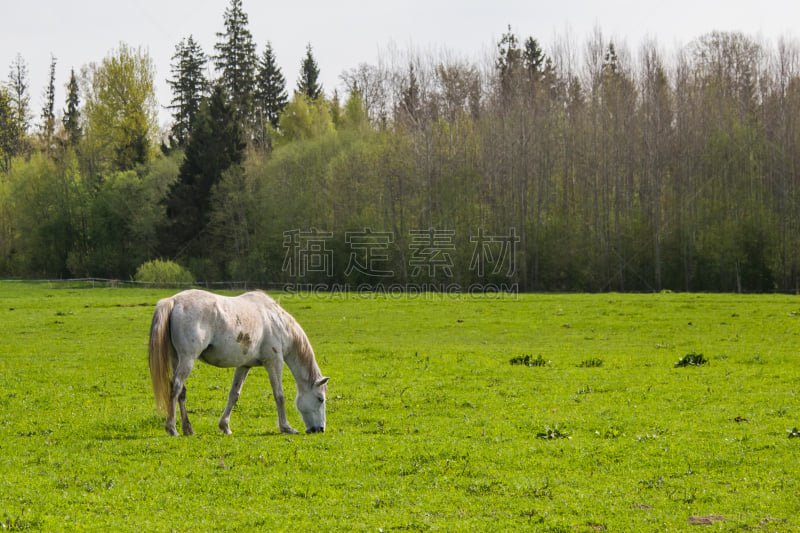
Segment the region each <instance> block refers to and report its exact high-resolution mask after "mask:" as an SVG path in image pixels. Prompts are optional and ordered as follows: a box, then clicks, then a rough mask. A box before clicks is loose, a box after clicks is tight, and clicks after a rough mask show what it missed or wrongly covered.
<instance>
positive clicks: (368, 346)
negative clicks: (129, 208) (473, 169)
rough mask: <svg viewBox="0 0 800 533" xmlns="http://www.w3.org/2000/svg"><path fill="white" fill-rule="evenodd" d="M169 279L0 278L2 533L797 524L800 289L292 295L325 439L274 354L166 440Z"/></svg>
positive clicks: (207, 377)
mask: <svg viewBox="0 0 800 533" xmlns="http://www.w3.org/2000/svg"><path fill="white" fill-rule="evenodd" d="M173 292H174V291H170V290H146V289H132V288H94V289H91V288H79V287H76V286H69V285H62V284H52V285H51V284H29V283H11V282H6V283H0V338H1V339H2V343H3V346H2V355H1V356H0V524H2V526H0V529H5V530H30V531H39V530H41V531H84V530H85V531H192V532H195V531H197V532H200V531H408V530H411V531H415V530H420V531H424V530H440V531H517V530H528V531H563V532H575V531H636V532H642V531H797V530H800V434H798V432H797V431H796V428H797V427H798V426H800V358H798V354H797V345H798V341H799V340H800V337H799V335H800V299H798V298H797V297H792V296H741V295H693V294H652V295H620V294H598V295H519V296H505V297H496V296H495V297H493V296H486V297H470V296H463V297H456V296H434V295H426V296H417V297H415V298H402V299H390V298H384V297H377V296H376V297H364V296H359V295H341V294H333V295H328V296H320V295H316V296H314V297H311V296H303V295H289V294H273V296H275V297H276V298H279V299H280V301H281V303H282V305H283V306H284V307H285V308H286V309H287V310H288V311H289V312H291V313H292V314H293V315H294V316H295V317H296V318H297V319H298V321H299V322H300V323H301V325H302V326H303V327H304V328H305V330H306V332H307V334H308V336H309V338H310V340H311V343H312V345H313V346H314V348H315V351H316V353H317V360H318V362H319V364H320V366H321V368H322V370H323V372H324V374H325V375H328V376H331V382H330V384H329V397H328V398H329V401H328V427H327V431H326V433H325V434H322V435H320V434H317V435H297V436H286V435H282V434H280V433H279V432H278V430H277V426H276V415H275V406H274V403H273V401H272V397H271V392H270V390H269V382H268V380H267V374H266V371H264V370H259V369H256V370H254V371H253V372H251V374H250V377H249V378H248V380H247V382H246V383H245V385H244V389H243V392H242V397H241V399H240V401H239V404H238V406H237V409H236V411H235V412H234V414H233V416H232V417H231V429H232V430H233V432H234V434H233V435H231V436H223V435H222V434H221V433H220V432H219V431H218V429H217V422H218V418H219V415H220V414H221V412H222V409H223V407H224V406H225V401H226V398H227V392H228V387H229V385H230V380H231V378H232V375H233V371H232V370H230V369H225V370H223V369H217V368H212V367H209V366H207V365H202V364H198V365H197V366H195V369H194V372H193V373H192V376H191V377H190V378H189V381H188V382H187V388H188V391H189V395H188V406H189V409H190V417H191V419H192V423H193V425H194V429H195V431H196V432H197V435H195V436H193V437H188V438H187V437H181V438H170V437H168V436H167V434H166V433H165V432H164V429H163V416H162V415H160V414H159V413H158V412H156V410H155V404H154V401H153V397H152V391H151V388H150V383H149V372H148V370H147V356H146V351H147V340H148V333H149V326H150V319H151V316H152V313H153V310H154V305H155V303H156V301H157V300H158V299H159V298H161V297H163V296H167V295H170V294H172V293H173ZM691 354H695V355H699V354H702V355H703V358H704V359H705V360H707V363H706V364H703V365H699V366H698V365H689V366H685V367H678V366H676V363H677V362H678V361H679V360H681V359H684V358H685V357H686V356H687V355H691ZM512 359H514V360H515V361H519V362H521V363H522V364H512V363H511V360H512ZM525 363H527V364H525ZM284 386H285V389H286V393H287V397H288V398H290V399H292V400H293V398H294V394H295V390H294V383H293V381H292V379H291V373H290V372H289V371H288V369H287V370H286V371H285V372H284ZM288 414H289V420H290V422H291V423H292V424H293V425H294V426H295V427H297V428H302V427H303V424H302V421H301V419H300V416H299V414H298V413H297V411H296V410H295V409H294V406H293V405H291V406H290V407H289V410H288ZM792 430H795V431H794V433H792ZM793 434H797V436H798V438H792V435H793Z"/></svg>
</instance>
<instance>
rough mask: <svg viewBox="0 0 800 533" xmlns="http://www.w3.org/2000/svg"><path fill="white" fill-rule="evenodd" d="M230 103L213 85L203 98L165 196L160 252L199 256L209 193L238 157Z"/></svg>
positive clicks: (241, 153) (239, 145)
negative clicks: (166, 228)
mask: <svg viewBox="0 0 800 533" xmlns="http://www.w3.org/2000/svg"><path fill="white" fill-rule="evenodd" d="M235 115H236V111H235V110H234V108H233V104H232V103H231V102H229V100H228V96H227V95H226V94H225V90H224V88H223V87H221V86H220V85H216V86H215V87H214V89H213V90H212V92H211V96H209V97H208V98H205V99H203V101H202V103H201V105H200V109H199V111H198V112H197V115H196V116H195V119H194V123H193V125H192V133H191V135H190V137H189V142H188V144H187V145H186V158H185V159H184V162H183V164H182V165H181V168H180V173H179V176H178V181H177V182H176V183H175V185H174V186H173V187H172V189H171V191H170V194H169V196H168V198H167V215H168V217H169V219H170V224H171V227H170V230H169V231H168V232H166V233H165V239H166V242H164V251H165V252H166V253H167V254H168V255H171V256H173V257H174V256H177V255H181V254H188V255H190V256H200V255H202V253H203V250H202V245H203V243H202V242H201V241H200V240H199V239H198V237H199V236H200V235H201V233H202V232H203V230H204V228H205V227H206V224H207V223H208V217H209V214H210V211H211V192H212V190H213V187H214V185H216V184H217V183H219V181H220V179H222V174H223V172H225V171H226V170H227V169H228V168H230V167H231V166H232V165H236V164H239V163H241V162H242V160H243V158H244V148H245V145H244V144H243V143H242V133H241V129H240V125H239V121H238V120H237V118H236V116H235Z"/></svg>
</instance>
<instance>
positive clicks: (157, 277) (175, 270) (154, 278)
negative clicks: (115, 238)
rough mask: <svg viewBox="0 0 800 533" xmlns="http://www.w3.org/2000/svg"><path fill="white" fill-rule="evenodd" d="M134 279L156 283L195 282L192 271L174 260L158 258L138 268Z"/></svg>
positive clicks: (184, 283) (180, 283)
mask: <svg viewBox="0 0 800 533" xmlns="http://www.w3.org/2000/svg"><path fill="white" fill-rule="evenodd" d="M133 279H134V280H136V281H138V282H139V283H152V284H156V285H187V284H192V283H194V277H193V276H192V273H191V272H189V271H188V270H186V269H185V268H183V267H182V266H180V265H179V264H177V263H174V262H172V261H162V260H161V259H156V260H154V261H148V262H147V263H144V264H143V265H142V266H140V267H139V268H138V269H136V275H135V276H134V277H133Z"/></svg>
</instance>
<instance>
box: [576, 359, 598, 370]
mask: <svg viewBox="0 0 800 533" xmlns="http://www.w3.org/2000/svg"><path fill="white" fill-rule="evenodd" d="M601 366H603V360H602V359H599V358H597V357H593V358H591V359H584V360H583V361H581V363H580V364H579V365H578V367H580V368H600V367H601Z"/></svg>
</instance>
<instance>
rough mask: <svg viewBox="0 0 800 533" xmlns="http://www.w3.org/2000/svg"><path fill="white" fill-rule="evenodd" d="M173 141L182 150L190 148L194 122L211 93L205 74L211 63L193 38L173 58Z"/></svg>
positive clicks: (176, 48) (177, 47)
mask: <svg viewBox="0 0 800 533" xmlns="http://www.w3.org/2000/svg"><path fill="white" fill-rule="evenodd" d="M172 61H173V63H172V75H173V77H172V79H170V80H168V83H169V85H170V87H171V88H172V94H173V97H172V105H170V106H169V108H170V109H172V110H173V112H172V117H173V119H174V121H175V122H174V123H173V125H172V130H171V133H172V137H173V139H174V141H175V142H177V144H178V146H186V143H187V141H188V139H189V134H190V132H191V130H192V122H193V120H194V117H195V115H196V114H197V111H198V110H199V109H200V100H201V99H202V98H203V96H204V95H205V94H206V91H207V90H208V81H207V80H206V78H205V75H204V74H203V70H204V69H205V65H206V62H207V61H208V59H207V58H206V55H205V54H204V53H203V49H202V48H201V47H200V45H199V44H198V43H197V42H196V41H195V40H194V38H193V37H192V36H191V35H189V37H188V38H186V39H181V42H180V43H178V45H177V46H176V47H175V55H173V56H172Z"/></svg>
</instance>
